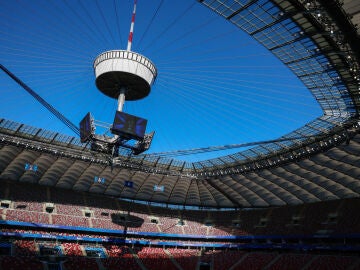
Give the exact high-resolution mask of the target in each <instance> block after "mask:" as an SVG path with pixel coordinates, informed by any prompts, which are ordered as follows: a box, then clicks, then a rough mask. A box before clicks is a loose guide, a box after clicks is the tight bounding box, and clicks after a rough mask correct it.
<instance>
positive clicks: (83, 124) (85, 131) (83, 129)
mask: <svg viewBox="0 0 360 270" xmlns="http://www.w3.org/2000/svg"><path fill="white" fill-rule="evenodd" d="M92 133H93V127H92V119H91V114H90V113H87V114H86V115H85V117H84V118H83V119H82V120H81V121H80V141H81V142H82V143H85V142H87V141H88V140H89V138H90V136H91V135H92Z"/></svg>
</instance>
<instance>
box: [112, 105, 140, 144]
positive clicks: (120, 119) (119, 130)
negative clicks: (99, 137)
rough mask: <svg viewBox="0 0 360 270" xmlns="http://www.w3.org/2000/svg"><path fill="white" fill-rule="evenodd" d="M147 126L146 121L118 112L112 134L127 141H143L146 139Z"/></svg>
mask: <svg viewBox="0 0 360 270" xmlns="http://www.w3.org/2000/svg"><path fill="white" fill-rule="evenodd" d="M146 124H147V120H146V119H143V118H140V117H137V116H134V115H131V114H127V113H124V112H120V111H116V113H115V118H114V123H113V126H112V128H111V132H112V133H113V134H117V135H120V136H124V137H126V138H127V139H137V140H141V139H143V138H144V134H145V130H146Z"/></svg>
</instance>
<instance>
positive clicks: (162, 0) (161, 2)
mask: <svg viewBox="0 0 360 270" xmlns="http://www.w3.org/2000/svg"><path fill="white" fill-rule="evenodd" d="M163 3H164V0H161V1H160V4H159V5H158V7H157V9H156V11H155V13H154V15H153V17H152V18H151V21H150V23H149V24H148V25H147V27H146V29H145V32H144V34H143V35H142V36H141V38H140V41H139V43H140V44H141V42H142V40H143V39H144V37H145V35H146V34H147V32H148V31H149V28H150V26H151V25H152V23H153V22H154V20H155V17H156V15H157V13H158V12H159V10H160V8H161V6H162V4H163Z"/></svg>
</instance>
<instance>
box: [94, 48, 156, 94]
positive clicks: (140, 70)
mask: <svg viewBox="0 0 360 270" xmlns="http://www.w3.org/2000/svg"><path fill="white" fill-rule="evenodd" d="M94 71H95V77H96V86H97V88H98V89H99V90H100V91H101V92H102V93H104V94H105V95H107V96H109V97H111V98H115V99H117V98H118V97H119V95H120V91H121V90H122V91H123V90H125V93H126V94H125V99H126V100H138V99H142V98H144V97H146V96H147V95H149V93H150V89H151V85H152V84H153V82H154V81H155V79H156V76H157V70H156V67H155V65H154V64H153V63H152V62H151V61H150V60H149V59H148V58H146V57H145V56H143V55H141V54H138V53H135V52H131V51H125V50H115V51H107V52H104V53H102V54H100V55H99V56H98V57H96V59H95V61H94Z"/></svg>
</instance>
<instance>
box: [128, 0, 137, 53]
mask: <svg viewBox="0 0 360 270" xmlns="http://www.w3.org/2000/svg"><path fill="white" fill-rule="evenodd" d="M136 3H137V0H134V10H133V13H132V17H131V24H130V33H129V38H128V44H127V48H126V50H127V51H131V45H132V39H133V34H134V25H135V15H136Z"/></svg>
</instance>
